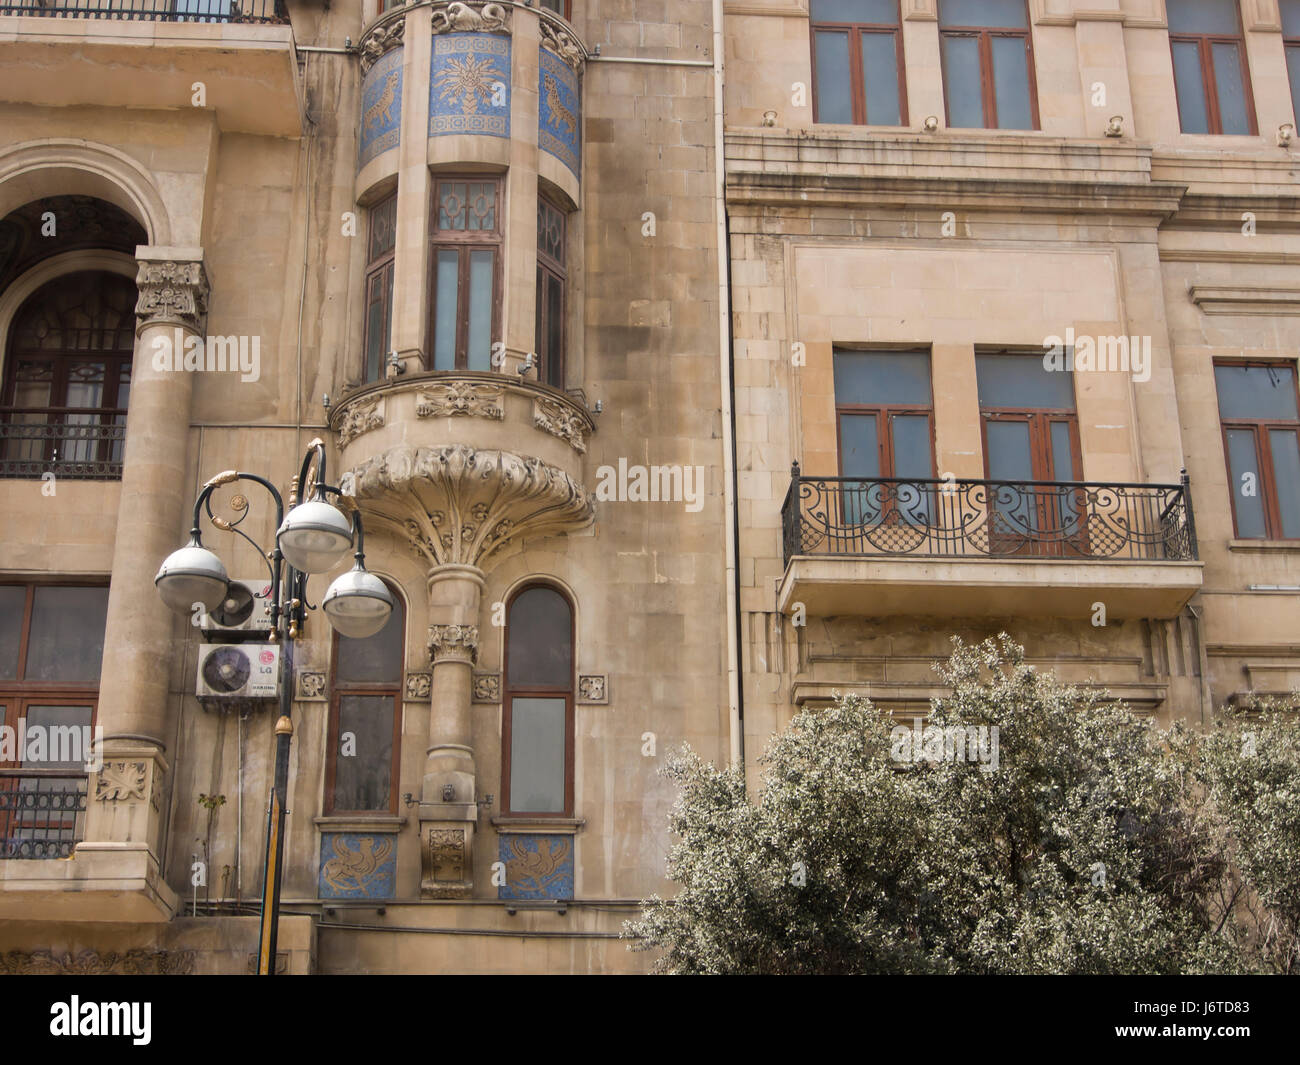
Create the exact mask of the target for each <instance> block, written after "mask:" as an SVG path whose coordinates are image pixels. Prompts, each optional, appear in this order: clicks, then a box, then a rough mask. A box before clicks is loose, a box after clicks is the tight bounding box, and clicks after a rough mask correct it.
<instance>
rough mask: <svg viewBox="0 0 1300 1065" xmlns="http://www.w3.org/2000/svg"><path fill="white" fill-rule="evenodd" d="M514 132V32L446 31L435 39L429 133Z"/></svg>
mask: <svg viewBox="0 0 1300 1065" xmlns="http://www.w3.org/2000/svg"><path fill="white" fill-rule="evenodd" d="M450 133H477V134H482V135H484V136H488V137H509V136H510V38H509V37H503V36H500V35H498V34H493V33H447V34H442V35H440V36H437V37H435V38H434V39H433V58H432V60H431V62H430V71H429V136H430V137H442V136H446V135H447V134H450Z"/></svg>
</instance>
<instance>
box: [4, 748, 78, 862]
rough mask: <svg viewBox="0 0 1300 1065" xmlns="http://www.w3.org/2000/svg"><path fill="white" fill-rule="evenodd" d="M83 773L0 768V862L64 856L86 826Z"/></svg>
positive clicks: (68, 854) (70, 851)
mask: <svg viewBox="0 0 1300 1065" xmlns="http://www.w3.org/2000/svg"><path fill="white" fill-rule="evenodd" d="M86 779H87V778H86V774H85V773H78V772H68V771H65V770H59V769H0V858H67V857H70V856H71V854H72V849H73V848H74V847H75V846H76V845H77V844H78V843H79V842H80V841H81V837H82V834H83V833H84V832H85V828H86Z"/></svg>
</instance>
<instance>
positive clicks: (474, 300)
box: [469, 250, 493, 370]
mask: <svg viewBox="0 0 1300 1065" xmlns="http://www.w3.org/2000/svg"><path fill="white" fill-rule="evenodd" d="M492 259H493V253H492V252H490V251H482V250H475V251H472V252H470V253H469V368H470V369H471V370H490V369H491V368H492V300H493V291H492V289H493V284H492V275H493V266H492Z"/></svg>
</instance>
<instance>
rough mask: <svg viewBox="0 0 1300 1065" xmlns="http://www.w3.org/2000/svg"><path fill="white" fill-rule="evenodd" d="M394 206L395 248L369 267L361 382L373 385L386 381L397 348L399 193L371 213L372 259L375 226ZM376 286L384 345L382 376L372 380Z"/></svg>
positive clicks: (368, 250) (368, 239) (368, 247)
mask: <svg viewBox="0 0 1300 1065" xmlns="http://www.w3.org/2000/svg"><path fill="white" fill-rule="evenodd" d="M390 203H391V204H392V205H393V230H394V232H393V247H392V248H390V249H389V250H388V251H386V252H384V253H383V254H382V255H380V256H379V257H378V258H375V259H370V260H369V261H368V262H367V263H366V285H365V293H366V303H365V315H364V317H363V323H364V324H363V326H362V328H363V329H364V330H365V335H364V337H363V339H362V349H363V350H362V367H361V378H362V380H363V381H364V382H365V383H367V384H370V383H372V382H374V381H382V380H383V379H384V375H385V373H386V367H385V360H386V359H387V358H388V353H389V351H391V350H392V346H393V284H394V275H393V263H394V260H395V258H396V254H397V233H396V230H397V193H396V191H394V192H392V193H390V194H389V195H387V196H385V197H384V198H383V199H381V200H379V201H377V202H376V203H375V204H374V205H373V206H371V208H370V210H369V227H368V229H367V232H366V255H367V256H369V255H370V253H371V249H372V248H373V247H374V243H375V222H376V221H377V220H378V218H379V212H380V211H381V210H383V209H384V208H386V207H387V206H388V205H389V204H390ZM376 285H381V286H383V291H382V295H381V301H382V303H383V316H384V337H383V340H382V341H381V342H380V345H379V346H380V349H381V350H380V352H379V364H378V376H376V377H371V376H370V354H371V352H370V349H369V344H370V307H371V305H372V303H373V302H374V300H373V299H372V298H371V294H372V292H373V290H374V287H375V286H376Z"/></svg>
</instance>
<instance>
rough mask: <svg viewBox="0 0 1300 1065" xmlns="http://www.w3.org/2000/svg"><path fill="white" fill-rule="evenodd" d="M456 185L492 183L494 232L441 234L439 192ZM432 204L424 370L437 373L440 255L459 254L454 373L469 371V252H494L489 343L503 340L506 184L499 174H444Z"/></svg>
mask: <svg viewBox="0 0 1300 1065" xmlns="http://www.w3.org/2000/svg"><path fill="white" fill-rule="evenodd" d="M454 181H465V182H473V183H475V184H488V183H491V184H493V185H494V186H495V187H496V192H495V198H494V203H495V206H494V207H493V219H494V222H495V228H494V229H493V230H491V231H487V230H482V229H477V230H472V229H463V230H454V229H448V230H442V229H439V228H438V215H439V213H440V211H439V196H438V191H439V189H440V188H441V187H442V186H443V184H444V183H447V182H454ZM432 184H433V190H432V193H431V195H432V196H433V203H432V207H431V210H430V212H429V237H430V239H429V286H428V287H429V321H428V323H427V328H428V344H427V345H426V347H427V349H428V352H429V354H428V357H427V359H426V361H425V369H426V370H433V369H436V367H437V363H436V358H437V351H436V350H435V345H436V344H437V337H438V332H437V330H438V252H439V251H452V250H454V251H456V252H457V254H458V256H459V258H458V260H457V275H456V357H455V360H454V365H453V367H452V369H451V370H448V371H446V372H449V373H450V372H454V371H456V370H467V369H469V302H470V286H469V278H470V252H471V251H473V250H477V251H481V250H483V249H484V248H489V249H491V251H492V325H491V328H490V330H489V331H490V333H491V339H490V341H489V342H490V343H496V342H497V341H498V339H499V338H500V336H501V304H502V291H501V275H502V263H501V260H502V258H503V257H504V256H503V250H504V243H505V241H504V232H505V231H504V228H503V227H502V213H503V211H504V209H505V202H504V200H503V198H502V194H503V192H504V183H503V182H502V180H501V177H500V175H497V174H443V173H438V174H435V175H434V176H433V182H432Z"/></svg>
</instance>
